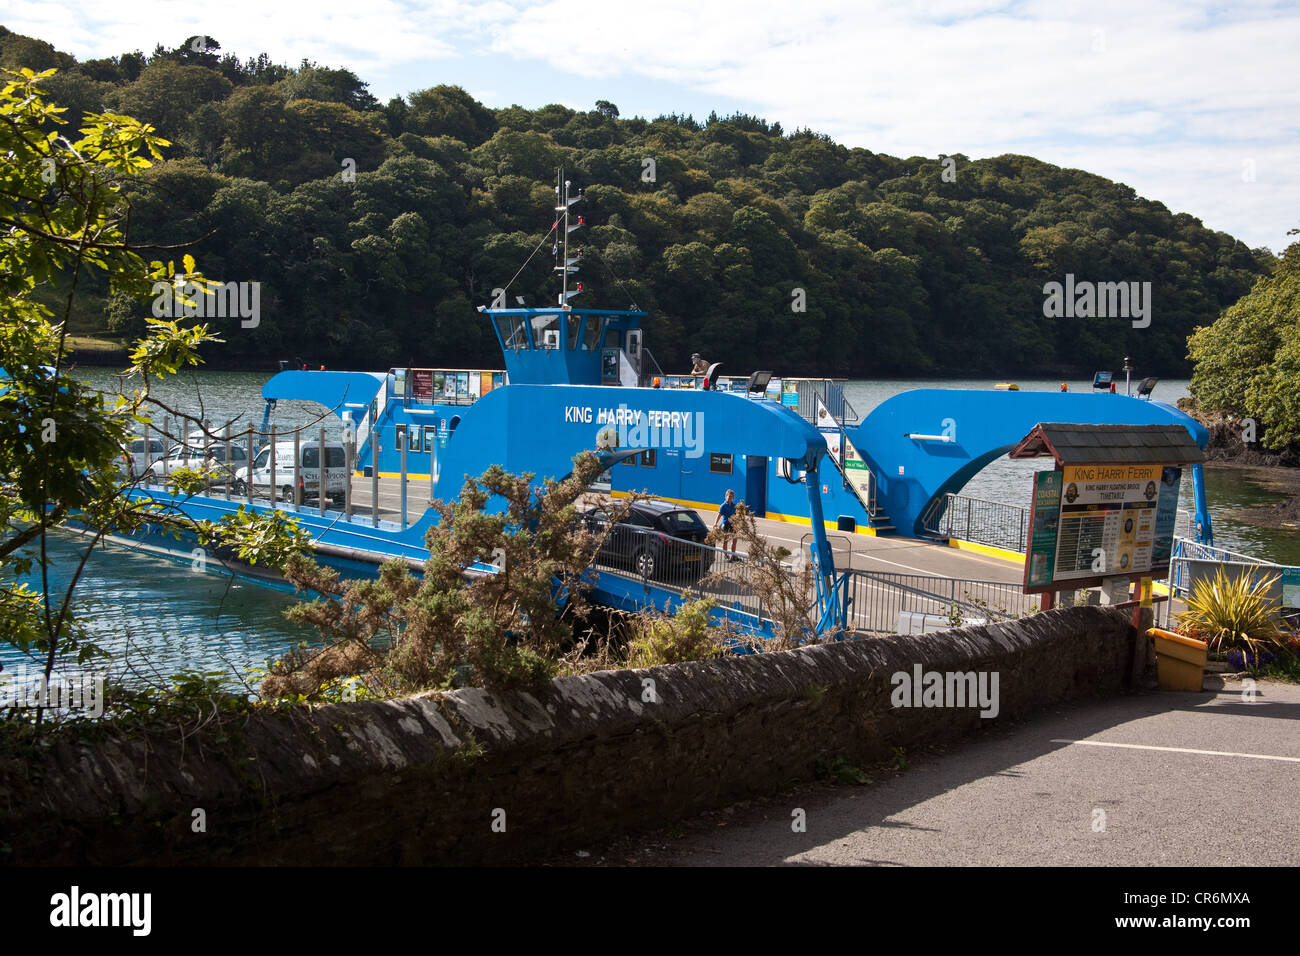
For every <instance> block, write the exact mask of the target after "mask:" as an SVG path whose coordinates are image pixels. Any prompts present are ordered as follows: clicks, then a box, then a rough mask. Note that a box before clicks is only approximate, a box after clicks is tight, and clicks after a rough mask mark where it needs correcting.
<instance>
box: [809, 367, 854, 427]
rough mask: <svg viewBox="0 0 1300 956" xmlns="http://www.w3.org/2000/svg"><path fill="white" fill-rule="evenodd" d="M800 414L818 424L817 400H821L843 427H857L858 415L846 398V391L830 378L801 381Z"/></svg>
mask: <svg viewBox="0 0 1300 956" xmlns="http://www.w3.org/2000/svg"><path fill="white" fill-rule="evenodd" d="M798 392H799V407H798V409H797V410H798V412H799V414H800V415H802V416H803V417H804V418H805V419H806V420H807V421H810V422H812V423H813V424H816V423H817V399H819V398H820V399H821V401H822V404H823V405H825V406H826V411H828V412H829V413H830V414H831V416H832V417H833V418H834V419H835V420H836V421H837V422H838V423H839V424H841V425H856V424H857V423H858V421H859V418H858V413H857V412H856V411H855V410H854V408H853V406H852V405H850V404H849V400H848V399H847V398H845V397H844V389H842V388H840V385H839V383H838V382H836V381H833V380H832V379H828V378H803V379H799V384H798Z"/></svg>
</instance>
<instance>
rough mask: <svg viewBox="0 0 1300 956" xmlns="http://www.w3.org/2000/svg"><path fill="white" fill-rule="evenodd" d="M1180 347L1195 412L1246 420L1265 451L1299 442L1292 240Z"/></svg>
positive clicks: (1297, 250) (1297, 291)
mask: <svg viewBox="0 0 1300 956" xmlns="http://www.w3.org/2000/svg"><path fill="white" fill-rule="evenodd" d="M1297 231H1300V230H1294V229H1293V230H1292V231H1291V232H1292V234H1295V233H1296V232H1297ZM1187 348H1188V354H1189V356H1190V358H1191V359H1192V361H1194V362H1195V363H1196V367H1195V369H1194V370H1193V372H1192V382H1191V392H1192V395H1193V397H1194V398H1196V400H1197V401H1198V402H1199V403H1200V405H1201V406H1202V407H1203V408H1206V409H1211V410H1216V411H1223V412H1228V413H1230V414H1233V415H1237V416H1239V417H1243V418H1244V417H1250V418H1254V419H1255V420H1256V421H1257V423H1258V425H1259V437H1260V441H1261V443H1262V444H1263V445H1264V446H1265V447H1268V448H1272V449H1274V450H1277V451H1280V450H1282V449H1284V448H1285V447H1287V446H1288V445H1290V444H1295V443H1300V389H1298V388H1297V387H1296V386H1297V383H1300V242H1294V243H1292V244H1291V245H1289V246H1288V247H1287V248H1286V251H1285V252H1284V253H1283V254H1282V256H1281V258H1280V260H1279V261H1278V263H1277V270H1276V271H1275V272H1274V274H1273V275H1271V276H1266V277H1265V278H1262V279H1260V280H1259V281H1258V282H1256V283H1255V286H1254V288H1253V289H1251V290H1250V292H1249V294H1247V295H1246V296H1245V297H1243V298H1242V299H1241V300H1240V301H1238V302H1236V303H1235V304H1234V305H1232V306H1231V307H1229V308H1228V309H1226V310H1225V311H1224V313H1223V315H1221V316H1220V317H1219V319H1218V320H1217V321H1215V322H1214V324H1213V325H1208V326H1204V327H1202V328H1198V329H1197V330H1196V332H1195V333H1194V334H1193V335H1192V336H1191V337H1190V338H1189V339H1188V341H1187Z"/></svg>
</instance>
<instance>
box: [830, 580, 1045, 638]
mask: <svg viewBox="0 0 1300 956" xmlns="http://www.w3.org/2000/svg"><path fill="white" fill-rule="evenodd" d="M846 573H847V574H848V575H849V581H848V596H849V602H850V603H849V609H848V616H847V617H848V624H849V626H850V627H851V628H852V629H853V630H854V631H857V632H861V633H866V634H897V633H919V632H924V631H927V630H936V629H943V628H947V627H960V626H962V625H964V624H982V623H986V622H988V623H992V622H994V621H1005V620H1010V619H1012V618H1017V617H1024V616H1026V615H1029V614H1036V613H1038V611H1039V610H1041V604H1040V601H1041V598H1040V596H1039V595H1037V594H1024V593H1022V592H1021V590H1020V585H1019V584H1008V583H1006V582H1002V581H977V580H963V579H955V578H945V577H941V576H938V575H928V574H903V573H896V572H883V571H863V570H853V571H848V572H846Z"/></svg>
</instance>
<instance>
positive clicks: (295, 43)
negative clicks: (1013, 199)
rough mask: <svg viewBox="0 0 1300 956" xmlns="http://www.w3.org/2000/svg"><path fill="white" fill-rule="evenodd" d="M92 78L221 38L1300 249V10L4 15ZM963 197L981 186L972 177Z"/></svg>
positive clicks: (706, 7) (952, 7)
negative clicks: (1071, 179) (1064, 189)
mask: <svg viewBox="0 0 1300 956" xmlns="http://www.w3.org/2000/svg"><path fill="white" fill-rule="evenodd" d="M0 23H2V24H4V25H5V26H6V27H8V28H9V29H10V30H12V31H14V32H16V33H23V34H27V35H29V36H36V37H39V38H41V39H43V40H47V41H49V42H51V43H53V44H54V46H55V47H57V48H58V49H60V50H63V51H65V52H68V53H71V54H73V55H74V56H76V57H77V58H78V59H87V58H93V57H102V56H113V55H117V54H120V53H123V52H128V51H131V50H137V49H138V50H142V51H144V52H145V53H149V52H152V50H153V48H154V46H155V45H156V44H158V43H162V44H164V45H165V46H167V47H168V48H171V47H175V46H178V45H179V44H180V43H182V42H183V41H184V40H185V39H186V38H187V37H190V36H193V35H196V34H203V35H207V36H210V37H212V38H214V39H215V40H217V41H218V42H219V43H220V44H221V48H222V52H223V53H226V52H233V53H235V54H236V55H238V56H239V57H240V58H241V59H246V58H247V57H250V56H256V55H257V54H258V53H261V52H266V53H268V54H269V55H270V56H271V58H272V59H273V60H275V61H277V62H282V63H288V64H290V65H296V64H297V63H299V62H300V61H301V60H302V59H303V58H304V57H306V58H307V59H310V60H314V61H316V62H317V63H320V64H322V65H327V66H334V67H347V68H348V69H351V70H352V71H353V72H355V73H356V74H357V75H358V76H359V77H360V78H361V79H362V80H364V81H366V82H368V83H369V84H370V90H371V92H372V93H373V94H374V95H375V96H377V97H379V99H381V100H383V101H386V100H388V99H389V98H390V97H392V96H395V95H404V94H407V93H410V92H412V91H415V90H419V89H424V88H426V87H429V86H434V85H437V84H440V83H448V84H456V85H459V86H462V87H464V88H465V89H466V90H468V91H469V92H470V93H472V94H473V95H474V96H475V97H477V98H478V99H479V100H481V101H482V102H484V103H485V104H487V105H488V106H490V107H501V106H509V105H511V104H515V103H517V104H519V105H521V106H525V107H529V108H535V107H538V106H543V105H545V104H547V103H563V104H564V105H566V106H569V107H572V108H574V109H590V108H592V106H593V105H594V103H595V102H596V100H602V99H603V100H609V101H612V102H613V103H615V104H616V105H617V106H618V107H619V109H620V111H621V113H622V115H623V116H625V117H627V116H644V117H647V118H653V117H655V116H658V115H661V114H665V113H681V114H691V115H694V116H695V117H696V118H697V119H701V120H702V119H705V118H706V117H707V116H708V115H709V113H710V112H712V111H716V112H717V113H718V114H719V115H727V114H730V113H733V112H736V111H741V112H745V113H750V114H754V115H757V116H761V117H763V118H764V119H766V120H768V121H769V122H779V123H780V124H781V125H782V127H783V128H784V129H785V130H786V132H793V131H794V130H795V129H797V128H801V127H807V128H811V129H813V130H815V131H816V132H819V133H826V134H828V135H830V136H831V137H832V138H834V139H835V140H837V141H839V142H841V143H844V144H845V145H848V146H861V147H865V148H867V149H870V150H872V151H874V152H879V153H887V154H890V155H894V156H902V157H908V156H939V155H951V154H956V153H960V154H963V155H965V156H967V157H969V158H971V159H977V158H981V157H987V156H997V155H1001V154H1004V153H1024V154H1028V155H1031V156H1035V157H1037V158H1039V159H1042V160H1044V161H1046V162H1050V163H1055V164H1058V165H1061V166H1067V167H1077V168H1081V169H1086V170H1088V171H1089V172H1093V173H1097V174H1099V175H1102V176H1105V177H1107V178H1110V179H1113V180H1116V181H1118V182H1122V183H1126V184H1127V185H1129V186H1132V187H1133V188H1134V189H1135V190H1137V192H1138V193H1139V194H1140V195H1143V196H1146V197H1148V198H1150V199H1155V200H1159V201H1160V202H1163V203H1164V204H1165V205H1166V206H1168V207H1169V208H1170V209H1172V210H1173V211H1174V212H1185V213H1188V214H1190V215H1192V216H1194V217H1196V218H1197V219H1199V220H1201V221H1202V222H1203V223H1204V224H1205V225H1206V226H1208V227H1209V228H1211V229H1217V230H1222V231H1224V232H1227V233H1230V234H1231V235H1233V236H1235V237H1236V238H1238V239H1241V240H1242V241H1244V242H1245V243H1247V245H1249V246H1251V247H1258V246H1268V247H1269V248H1271V249H1272V250H1273V251H1274V252H1280V251H1281V250H1282V249H1283V248H1284V247H1285V246H1286V245H1288V244H1289V243H1290V242H1291V241H1295V237H1290V238H1288V236H1287V231H1288V230H1289V229H1292V228H1296V227H1300V3H1295V2H1289V3H1283V2H1276V0H1232V2H1231V3H1211V2H1197V0H1180V2H1177V3H1172V2H1162V0H1130V2H1124V0H1119V2H1115V0H1089V2H1076V0H1054V2H1052V0H1043V2H1035V0H1028V2H998V0H913V2H892V3H891V2H877V0H848V2H845V0H841V2H826V0H484V2H469V0H422V2H407V0H365V2H358V0H311V2H302V0H271V2H268V0H222V2H220V3H216V4H212V5H208V4H203V3H198V4H196V3H192V2H177V0H123V2H112V0H109V2H105V0H96V2H79V0H62V2H51V0H0ZM958 175H959V176H960V169H959V170H958Z"/></svg>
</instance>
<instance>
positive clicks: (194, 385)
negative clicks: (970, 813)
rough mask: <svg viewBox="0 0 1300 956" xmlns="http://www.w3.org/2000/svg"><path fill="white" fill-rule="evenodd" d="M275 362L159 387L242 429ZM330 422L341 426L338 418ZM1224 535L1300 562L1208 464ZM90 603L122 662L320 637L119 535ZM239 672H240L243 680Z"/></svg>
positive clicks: (250, 650) (259, 649)
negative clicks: (1241, 510) (1248, 520)
mask: <svg viewBox="0 0 1300 956" xmlns="http://www.w3.org/2000/svg"><path fill="white" fill-rule="evenodd" d="M78 375H79V376H80V377H82V378H84V379H86V380H87V381H89V382H91V383H93V384H94V385H95V386H96V387H98V388H102V389H110V390H115V389H116V385H117V379H116V377H115V376H113V375H111V374H110V373H108V372H107V371H104V370H98V369H87V370H82V371H80V372H78ZM269 377H270V376H269V374H268V373H253V372H216V371H190V372H186V373H184V374H182V375H180V376H178V377H176V378H175V379H171V380H168V381H165V382H163V383H161V384H159V385H155V386H154V388H155V394H157V395H158V396H159V397H160V398H162V399H163V400H164V401H166V402H167V403H168V404H169V405H172V406H173V407H177V408H180V409H182V410H185V411H189V412H192V413H197V412H198V411H199V408H200V400H201V402H202V406H201V407H202V408H203V410H204V416H205V417H206V418H207V419H208V420H209V421H212V422H214V423H222V424H224V422H225V421H227V420H233V422H234V427H235V428H236V429H238V428H240V427H242V426H244V425H247V424H252V425H259V424H260V423H261V418H262V405H263V403H262V399H261V394H260V393H261V387H262V385H263V384H265V382H266V381H267V379H268V378H269ZM992 384H993V383H992V382H991V381H988V380H959V381H953V380H947V381H933V380H931V381H924V380H908V381H901V380H900V381H854V382H849V383H848V385H847V386H846V389H845V391H846V394H847V397H848V398H849V401H850V402H851V403H852V404H853V405H854V407H855V408H856V410H857V411H858V413H859V414H862V415H865V414H866V413H867V412H869V411H870V410H871V409H872V408H874V407H875V406H876V405H878V404H880V403H881V402H883V401H884V400H885V399H887V398H889V397H890V396H892V395H895V394H897V393H899V392H901V391H904V390H906V389H910V388H934V387H946V388H989V387H990V386H991V385H992ZM1017 384H1019V385H1020V387H1021V388H1022V389H1025V390H1045V391H1056V390H1057V389H1058V388H1059V386H1060V382H1059V380H1053V381H1047V380H1032V381H1031V380H1020V381H1019V382H1018V383H1017ZM1069 384H1070V388H1071V389H1072V390H1081V391H1089V390H1090V388H1091V382H1090V381H1082V382H1070V383H1069ZM1186 386H1187V383H1186V382H1183V381H1172V382H1161V383H1160V384H1159V385H1158V386H1157V388H1156V392H1155V397H1156V398H1158V399H1160V400H1162V401H1165V402H1169V403H1173V402H1175V401H1176V400H1177V399H1178V398H1180V397H1182V396H1183V395H1186V393H1187V392H1186ZM318 413H319V409H318V408H317V407H316V406H313V405H308V404H304V403H281V404H280V406H279V407H278V408H277V409H276V420H277V422H278V423H280V424H286V425H288V424H293V425H299V424H305V423H307V422H309V421H312V420H313V419H314V418H315V417H316V415H317V414H318ZM329 424H330V429H329V431H330V433H331V434H337V430H338V426H337V422H336V420H333V421H331V422H330V423H329ZM1044 467H1050V460H1049V459H1040V460H1038V461H1011V460H1010V459H1006V458H1003V459H999V460H998V461H995V462H993V463H992V464H991V465H990V466H989V467H987V468H986V469H984V471H983V472H981V473H980V474H978V475H976V476H975V478H974V479H972V480H971V482H970V483H969V484H968V485H967V486H966V488H965V489H964V493H966V494H969V495H973V496H976V497H981V498H987V499H990V500H993V501H1003V502H1008V503H1014V504H1023V505H1027V504H1028V503H1029V497H1030V493H1031V488H1032V477H1031V476H1032V473H1033V472H1034V471H1036V470H1038V469H1040V468H1044ZM1207 485H1208V488H1209V495H1210V501H1211V503H1212V512H1213V515H1214V519H1215V530H1216V537H1217V539H1218V541H1219V543H1220V544H1222V545H1225V546H1228V547H1233V548H1237V549H1241V550H1245V551H1248V552H1251V553H1253V554H1256V555H1258V556H1260V557H1265V558H1271V559H1272V560H1277V561H1282V562H1285V563H1300V542H1297V541H1296V540H1294V536H1292V535H1287V534H1282V533H1278V532H1271V531H1267V530H1264V529H1258V528H1254V527H1251V526H1249V525H1244V524H1241V523H1239V522H1234V521H1233V520H1232V519H1231V518H1230V517H1229V516H1227V515H1226V512H1228V511H1230V510H1232V509H1234V508H1238V507H1243V506H1247V505H1253V504H1259V503H1267V502H1272V501H1275V500H1278V499H1279V497H1280V496H1278V495H1276V494H1272V493H1269V492H1266V491H1264V490H1263V489H1261V488H1259V487H1258V486H1256V485H1253V484H1251V483H1250V482H1247V481H1244V480H1242V479H1241V478H1239V477H1238V476H1236V475H1234V474H1232V473H1230V472H1227V473H1225V472H1221V471H1219V472H1216V471H1210V472H1208V473H1207ZM1183 495H1184V507H1186V508H1188V509H1190V508H1191V489H1190V482H1189V481H1188V482H1184V490H1183ZM83 547H84V545H82V543H81V540H80V539H79V538H77V537H75V536H71V535H68V536H59V537H57V539H55V540H54V542H53V545H52V548H53V554H54V564H53V568H54V576H55V578H56V579H59V578H60V577H61V578H62V580H63V582H64V585H65V586H66V578H67V575H68V574H69V573H70V571H71V568H72V567H73V566H75V562H76V560H77V558H78V557H79V556H80V549H81V548H83ZM79 594H80V595H81V597H80V604H79V606H80V607H81V609H82V611H83V612H84V613H85V614H86V615H87V617H88V619H89V621H90V624H91V630H92V632H93V635H94V639H95V640H96V641H97V642H98V643H100V644H101V645H102V646H104V647H105V648H106V649H108V650H110V651H111V652H113V654H114V660H115V662H116V665H115V670H117V671H118V672H120V671H121V670H122V669H123V668H124V667H127V666H131V667H135V668H137V669H142V670H145V672H146V673H148V672H149V671H148V670H147V668H151V669H152V672H153V673H157V674H163V675H165V674H169V673H171V672H174V671H177V670H180V669H182V668H183V667H190V668H194V669H199V670H225V671H228V672H231V673H233V671H234V670H240V671H246V670H247V669H249V668H252V667H260V666H262V664H263V662H264V660H265V659H266V658H267V657H270V656H276V655H278V654H280V653H283V652H284V651H285V650H287V649H288V648H290V647H291V646H293V645H294V644H296V643H297V642H298V641H300V640H304V639H311V638H312V636H313V635H312V632H311V631H310V629H299V628H297V627H294V626H291V625H290V624H289V623H288V622H287V621H286V620H285V619H284V617H283V611H284V609H285V608H286V607H288V606H290V605H291V604H292V603H294V601H295V598H294V597H293V596H292V595H291V594H288V593H285V592H283V591H280V590H275V589H273V588H270V587H267V586H266V585H264V584H262V583H255V582H252V581H248V580H244V579H240V578H237V577H232V576H230V575H229V574H226V573H224V572H223V571H221V570H220V569H219V568H217V567H215V566H213V565H209V567H208V570H207V571H206V572H203V573H198V572H195V571H193V570H191V567H190V565H189V564H188V563H182V562H178V561H173V560H170V559H167V558H162V557H155V556H151V555H148V554H142V553H140V552H137V551H132V550H128V549H125V548H122V547H120V546H114V545H108V546H104V547H101V548H100V549H97V552H96V554H95V555H94V556H93V557H92V558H91V560H90V562H89V563H88V564H87V570H86V576H85V578H84V579H83V582H82V584H81V586H80V588H79ZM16 660H17V657H16V654H15V652H13V651H12V650H10V649H8V648H0V661H6V662H8V663H9V664H13V663H15V662H16ZM232 683H233V681H232Z"/></svg>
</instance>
